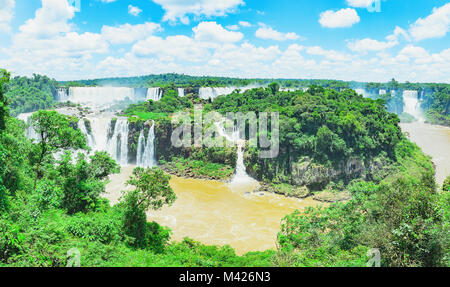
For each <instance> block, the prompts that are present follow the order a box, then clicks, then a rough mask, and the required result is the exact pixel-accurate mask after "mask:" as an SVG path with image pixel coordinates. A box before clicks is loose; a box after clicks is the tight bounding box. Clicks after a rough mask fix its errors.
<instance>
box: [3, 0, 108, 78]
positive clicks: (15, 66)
mask: <svg viewBox="0 0 450 287" xmlns="http://www.w3.org/2000/svg"><path fill="white" fill-rule="evenodd" d="M73 16H74V8H73V7H71V6H69V5H68V3H67V1H60V0H42V7H41V8H39V9H38V10H36V12H35V16H34V18H31V19H29V20H27V21H26V22H25V23H24V24H23V25H22V26H20V27H19V33H17V34H15V35H13V36H12V39H11V40H12V44H11V46H10V47H9V48H8V49H4V50H3V51H1V52H0V54H4V55H6V56H8V57H9V58H8V59H7V60H0V66H5V67H7V68H9V69H10V70H12V71H13V72H16V73H21V74H31V73H34V72H36V71H39V72H40V73H46V74H50V75H58V74H61V73H64V72H66V71H67V70H71V71H74V70H77V69H83V70H85V68H86V66H87V65H90V61H89V60H90V59H91V58H92V54H102V53H106V52H108V47H109V45H108V43H107V42H106V41H105V40H104V39H103V38H102V36H101V35H100V34H96V33H89V32H86V33H81V34H80V33H77V32H76V31H75V27H73V25H72V24H70V23H69V20H70V19H72V18H73Z"/></svg>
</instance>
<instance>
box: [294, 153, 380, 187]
mask: <svg viewBox="0 0 450 287" xmlns="http://www.w3.org/2000/svg"><path fill="white" fill-rule="evenodd" d="M385 165H386V164H385V161H384V160H383V159H375V160H373V161H370V162H368V163H366V164H365V163H364V162H363V161H362V160H361V159H359V158H350V159H348V160H347V162H341V163H340V164H339V165H338V167H327V166H324V165H320V164H316V163H313V162H312V161H311V159H310V158H308V157H305V158H303V159H301V160H299V161H297V162H292V163H291V181H292V184H294V185H299V186H303V185H306V186H320V185H321V186H324V185H326V184H327V183H329V182H330V181H333V180H335V179H338V178H345V179H353V178H358V177H361V178H364V179H366V178H368V177H371V176H372V174H373V173H376V172H378V171H379V170H381V169H383V168H384V166H385Z"/></svg>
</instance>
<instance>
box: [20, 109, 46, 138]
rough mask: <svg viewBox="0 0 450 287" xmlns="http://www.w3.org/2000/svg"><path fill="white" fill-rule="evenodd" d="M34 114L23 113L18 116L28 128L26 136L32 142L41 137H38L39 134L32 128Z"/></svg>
mask: <svg viewBox="0 0 450 287" xmlns="http://www.w3.org/2000/svg"><path fill="white" fill-rule="evenodd" d="M32 115H33V113H23V114H20V115H18V116H17V118H18V119H19V120H22V121H24V122H25V123H26V124H27V125H28V127H27V130H26V131H25V136H26V137H27V138H29V139H32V140H39V139H40V138H41V137H40V136H39V135H38V133H37V132H36V131H35V130H34V128H33V127H32V126H31V116H32Z"/></svg>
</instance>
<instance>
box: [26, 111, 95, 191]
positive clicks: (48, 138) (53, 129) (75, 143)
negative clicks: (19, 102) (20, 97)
mask: <svg viewBox="0 0 450 287" xmlns="http://www.w3.org/2000/svg"><path fill="white" fill-rule="evenodd" d="M31 126H32V127H33V128H34V130H35V131H36V133H37V134H38V136H39V140H38V143H37V144H35V145H34V146H33V152H32V154H31V162H32V163H33V165H34V167H35V173H36V178H35V184H34V186H35V188H36V181H37V180H38V178H39V177H40V176H41V173H42V171H41V166H42V163H43V161H44V159H45V158H46V157H51V158H52V153H54V152H57V151H61V150H62V149H69V148H73V149H87V145H86V137H85V135H84V134H83V133H82V132H81V131H80V130H78V129H74V128H72V126H71V124H70V119H69V118H68V117H67V116H64V115H61V114H59V113H57V112H55V111H38V112H36V113H34V114H33V115H32V116H31Z"/></svg>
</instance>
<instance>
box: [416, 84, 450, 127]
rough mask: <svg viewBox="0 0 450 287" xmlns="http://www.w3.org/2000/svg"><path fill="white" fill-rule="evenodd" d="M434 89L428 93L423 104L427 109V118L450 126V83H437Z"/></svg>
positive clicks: (435, 122)
mask: <svg viewBox="0 0 450 287" xmlns="http://www.w3.org/2000/svg"><path fill="white" fill-rule="evenodd" d="M432 89H433V90H434V92H433V93H430V94H427V96H426V97H425V99H424V103H423V104H422V106H423V107H425V109H427V111H426V116H427V120H428V121H429V122H431V123H434V124H441V125H446V126H450V85H437V86H434V87H432Z"/></svg>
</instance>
